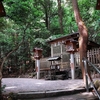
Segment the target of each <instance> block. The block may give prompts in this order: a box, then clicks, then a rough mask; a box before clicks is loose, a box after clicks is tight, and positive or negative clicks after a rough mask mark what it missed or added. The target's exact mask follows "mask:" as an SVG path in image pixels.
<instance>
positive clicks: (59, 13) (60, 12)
mask: <svg viewBox="0 0 100 100" xmlns="http://www.w3.org/2000/svg"><path fill="white" fill-rule="evenodd" d="M57 1H58V16H59V24H60V33H61V34H63V17H62V7H61V0H57Z"/></svg>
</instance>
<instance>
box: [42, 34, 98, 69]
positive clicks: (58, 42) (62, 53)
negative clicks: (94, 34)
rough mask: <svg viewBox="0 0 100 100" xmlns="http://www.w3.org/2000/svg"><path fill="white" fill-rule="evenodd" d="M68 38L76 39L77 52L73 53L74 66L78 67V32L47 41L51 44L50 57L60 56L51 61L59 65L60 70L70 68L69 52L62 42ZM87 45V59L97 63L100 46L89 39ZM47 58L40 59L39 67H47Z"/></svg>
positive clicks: (48, 63)
mask: <svg viewBox="0 0 100 100" xmlns="http://www.w3.org/2000/svg"><path fill="white" fill-rule="evenodd" d="M68 39H74V40H75V41H77V44H76V47H77V52H75V53H74V59H75V67H79V64H80V55H79V52H78V51H79V50H78V48H79V43H78V39H79V33H78V32H76V33H72V34H69V35H66V36H63V37H60V38H57V39H53V40H50V41H48V43H49V44H50V46H51V57H52V58H53V57H61V59H60V60H58V61H56V62H53V64H57V65H59V66H60V70H67V69H69V68H70V53H69V52H67V51H66V47H65V45H64V42H65V41H66V40H68ZM87 47H88V52H87V57H88V60H89V61H91V62H92V63H93V64H99V63H100V61H99V60H98V57H99V55H100V48H99V47H100V45H99V44H97V43H95V42H93V41H90V40H89V41H88V44H87ZM47 59H48V58H43V59H41V69H42V68H44V69H45V68H49V66H50V62H49V61H47ZM44 65H45V66H44Z"/></svg>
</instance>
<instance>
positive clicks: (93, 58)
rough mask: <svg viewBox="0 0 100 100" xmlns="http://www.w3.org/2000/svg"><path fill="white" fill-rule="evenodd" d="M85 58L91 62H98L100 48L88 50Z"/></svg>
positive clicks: (99, 60) (99, 62) (99, 61)
mask: <svg viewBox="0 0 100 100" xmlns="http://www.w3.org/2000/svg"><path fill="white" fill-rule="evenodd" d="M87 58H88V60H89V61H90V62H91V63H92V64H100V48H95V49H92V50H88V52H87Z"/></svg>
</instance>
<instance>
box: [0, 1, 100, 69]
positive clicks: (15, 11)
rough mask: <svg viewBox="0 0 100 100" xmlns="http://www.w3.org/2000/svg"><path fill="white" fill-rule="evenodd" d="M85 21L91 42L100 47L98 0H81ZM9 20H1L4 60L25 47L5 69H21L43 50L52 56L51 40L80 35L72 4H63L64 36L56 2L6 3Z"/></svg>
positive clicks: (1, 47)
mask: <svg viewBox="0 0 100 100" xmlns="http://www.w3.org/2000/svg"><path fill="white" fill-rule="evenodd" d="M78 4H79V9H80V13H81V16H82V19H83V20H84V22H85V23H86V26H87V28H88V32H89V36H90V37H89V38H90V39H91V40H94V41H96V42H98V43H100V39H99V38H100V34H99V33H100V27H99V26H100V18H99V16H100V11H97V10H95V5H96V0H88V1H87V0H78ZM4 6H5V10H6V14H7V16H6V17H4V18H0V53H1V54H0V58H3V57H4V56H6V55H7V54H8V53H9V52H10V51H11V50H13V49H14V48H15V47H16V46H17V45H18V44H20V43H21V42H22V41H23V44H22V45H21V46H20V47H19V48H18V49H17V50H16V51H15V52H14V53H12V54H11V55H10V56H9V58H8V59H7V61H6V62H5V66H7V65H13V66H17V67H18V68H19V67H20V66H21V65H22V62H24V63H25V66H27V65H26V61H30V62H31V58H30V56H33V55H32V54H33V48H35V47H40V48H42V49H43V56H44V57H46V56H50V52H48V51H50V46H49V45H48V44H47V40H51V39H55V38H58V37H61V36H64V35H67V34H70V33H73V32H77V31H78V27H77V24H76V22H75V18H74V13H73V8H72V3H71V1H70V0H66V1H64V0H62V3H61V6H62V12H63V13H62V16H63V29H64V33H63V34H60V25H59V17H58V4H57V2H56V1H54V0H4Z"/></svg>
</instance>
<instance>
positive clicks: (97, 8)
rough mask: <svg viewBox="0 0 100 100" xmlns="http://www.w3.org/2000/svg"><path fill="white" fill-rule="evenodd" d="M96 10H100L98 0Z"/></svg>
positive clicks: (98, 0) (99, 0)
mask: <svg viewBox="0 0 100 100" xmlns="http://www.w3.org/2000/svg"><path fill="white" fill-rule="evenodd" d="M96 10H100V0H97V4H96Z"/></svg>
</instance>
